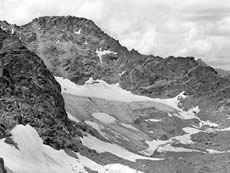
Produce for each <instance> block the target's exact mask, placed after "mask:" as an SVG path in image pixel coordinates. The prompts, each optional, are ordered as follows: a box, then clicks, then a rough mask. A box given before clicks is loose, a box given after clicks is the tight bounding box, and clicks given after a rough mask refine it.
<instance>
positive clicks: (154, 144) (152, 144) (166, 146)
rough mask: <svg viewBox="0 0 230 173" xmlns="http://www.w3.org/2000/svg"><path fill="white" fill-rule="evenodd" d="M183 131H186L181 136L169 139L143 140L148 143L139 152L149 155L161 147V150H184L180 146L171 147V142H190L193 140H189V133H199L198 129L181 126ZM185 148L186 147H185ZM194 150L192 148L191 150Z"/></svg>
mask: <svg viewBox="0 0 230 173" xmlns="http://www.w3.org/2000/svg"><path fill="white" fill-rule="evenodd" d="M183 130H184V132H185V133H187V134H185V135H182V136H175V137H172V138H170V139H169V140H153V141H145V143H146V144H148V148H147V149H145V150H143V151H140V153H142V154H144V155H146V156H151V155H153V153H154V152H155V151H159V149H160V148H161V150H160V151H159V152H161V151H164V152H165V151H171V152H175V151H176V152H185V149H184V148H182V147H173V146H171V144H173V143H178V142H179V143H181V144H191V143H193V141H192V140H191V135H193V134H196V133H199V132H200V130H199V129H195V128H192V127H186V128H183ZM186 150H187V149H186ZM188 151H189V152H191V150H187V151H186V152H188ZM192 151H194V150H192Z"/></svg>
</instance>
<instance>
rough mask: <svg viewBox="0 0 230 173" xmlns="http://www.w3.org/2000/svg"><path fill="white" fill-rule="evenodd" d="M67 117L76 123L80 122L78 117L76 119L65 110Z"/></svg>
mask: <svg viewBox="0 0 230 173" xmlns="http://www.w3.org/2000/svg"><path fill="white" fill-rule="evenodd" d="M67 115H68V118H69V119H70V120H72V121H75V122H76V123H79V122H81V121H80V120H79V119H77V118H76V117H74V116H73V115H71V114H70V113H68V112H67Z"/></svg>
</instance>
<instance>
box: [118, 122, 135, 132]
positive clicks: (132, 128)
mask: <svg viewBox="0 0 230 173" xmlns="http://www.w3.org/2000/svg"><path fill="white" fill-rule="evenodd" d="M121 125H122V126H124V127H126V128H128V129H131V130H135V131H139V130H138V129H137V128H135V127H133V126H132V125H131V124H127V123H122V122H121Z"/></svg>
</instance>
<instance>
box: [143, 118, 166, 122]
mask: <svg viewBox="0 0 230 173" xmlns="http://www.w3.org/2000/svg"><path fill="white" fill-rule="evenodd" d="M146 121H151V122H160V121H162V119H154V118H150V119H147V120H146Z"/></svg>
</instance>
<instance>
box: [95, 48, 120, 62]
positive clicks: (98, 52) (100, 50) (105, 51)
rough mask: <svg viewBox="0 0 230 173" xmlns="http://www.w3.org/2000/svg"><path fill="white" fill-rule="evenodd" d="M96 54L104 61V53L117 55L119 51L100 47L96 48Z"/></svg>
mask: <svg viewBox="0 0 230 173" xmlns="http://www.w3.org/2000/svg"><path fill="white" fill-rule="evenodd" d="M96 54H97V56H98V57H99V59H100V62H101V63H102V56H103V55H106V54H115V55H116V54H117V52H113V51H110V50H102V48H100V49H99V50H98V49H97V50H96Z"/></svg>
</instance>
